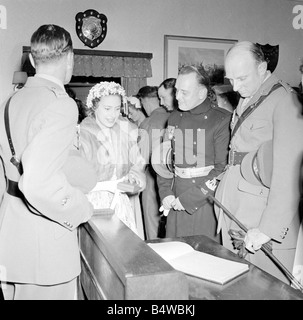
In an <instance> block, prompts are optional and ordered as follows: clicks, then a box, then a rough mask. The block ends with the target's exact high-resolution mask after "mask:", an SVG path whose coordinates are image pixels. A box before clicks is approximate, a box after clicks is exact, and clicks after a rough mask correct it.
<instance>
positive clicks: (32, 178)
mask: <svg viewBox="0 0 303 320" xmlns="http://www.w3.org/2000/svg"><path fill="white" fill-rule="evenodd" d="M4 107H5V104H4V105H3V106H2V107H1V109H0V146H1V148H0V154H1V157H2V158H3V162H4V166H5V173H6V177H7V179H9V180H11V181H15V182H17V183H18V184H19V189H20V190H21V191H22V193H23V194H24V196H25V197H26V199H27V200H28V201H29V203H30V204H31V205H32V206H33V207H34V208H35V209H31V210H30V209H29V208H28V207H27V206H26V205H25V203H24V202H23V200H22V199H21V198H19V197H16V196H13V195H11V194H9V193H8V192H6V193H5V194H4V198H3V201H2V204H1V207H0V265H1V266H2V267H3V268H5V271H6V272H5V276H4V273H1V275H0V277H1V279H0V280H2V281H8V282H12V283H21V284H34V285H55V284H60V283H64V282H68V281H71V280H72V279H74V278H75V277H77V276H78V275H79V273H80V255H79V247H78V239H77V227H78V226H79V225H80V224H81V223H82V222H85V221H87V220H88V219H89V218H90V216H91V215H92V206H91V205H90V203H89V202H88V200H87V198H86V196H85V195H84V194H83V193H82V192H81V191H80V190H78V189H76V188H74V187H72V186H71V185H70V184H69V183H68V181H67V180H66V177H65V175H64V173H63V170H62V168H63V165H64V164H65V162H66V160H67V158H68V154H69V152H70V150H71V149H72V148H73V141H74V140H75V134H76V124H77V119H78V110H77V105H76V103H75V102H74V100H72V99H71V98H69V97H68V95H67V94H66V92H65V91H64V89H63V88H62V87H60V86H59V85H57V84H55V83H53V82H51V81H49V80H46V79H43V78H39V77H30V78H28V80H27V83H26V84H25V87H24V88H23V89H21V90H20V91H19V92H17V93H16V95H14V96H13V98H12V100H11V103H10V109H9V120H10V128H11V135H12V140H13V143H14V147H15V150H16V154H17V156H18V157H19V158H21V161H22V164H23V170H24V173H23V175H22V176H21V178H20V175H19V173H18V171H17V169H16V167H15V166H14V165H13V164H12V163H11V162H10V159H11V151H10V148H9V145H8V140H7V136H6V132H5V126H4Z"/></svg>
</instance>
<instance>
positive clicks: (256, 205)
mask: <svg viewBox="0 0 303 320" xmlns="http://www.w3.org/2000/svg"><path fill="white" fill-rule="evenodd" d="M277 82H278V79H277V78H276V77H275V76H274V75H271V76H270V77H269V78H268V79H267V80H266V81H265V82H264V83H263V84H262V86H261V88H260V89H259V90H258V92H257V93H256V94H255V95H254V96H253V97H252V98H251V99H250V101H249V102H248V103H247V105H246V106H245V107H243V105H242V104H243V100H241V101H240V103H239V105H238V107H237V109H236V110H235V112H234V116H233V121H232V124H231V126H232V128H233V127H234V126H235V124H236V123H237V120H238V118H239V116H240V115H241V114H242V113H243V111H244V110H245V109H246V108H248V107H249V106H250V105H251V104H253V103H255V102H256V101H257V100H258V99H259V97H260V96H261V94H263V93H264V94H266V93H268V92H269V91H270V89H271V88H272V87H273V85H274V84H275V83H277ZM301 108H302V106H301V104H300V103H299V102H298V99H297V97H296V94H295V93H294V92H292V89H291V88H290V87H289V86H288V85H286V84H283V86H282V87H280V88H279V89H277V90H275V91H274V92H272V93H271V94H270V95H269V96H268V97H267V98H266V99H265V100H264V101H263V102H262V103H261V104H260V105H259V107H258V108H257V109H256V110H255V111H254V112H253V113H252V114H251V115H249V117H248V118H247V119H246V120H245V121H244V122H243V123H242V124H241V126H240V127H239V130H238V131H237V132H236V134H235V135H234V137H233V138H232V140H231V143H230V149H231V150H233V151H237V152H250V151H255V150H257V149H258V148H259V147H260V145H261V144H262V143H264V142H265V141H268V140H272V141H273V173H272V179H271V187H270V189H268V188H266V187H265V186H257V185H253V184H251V183H249V182H248V181H246V180H244V179H243V177H242V175H241V170H240V165H239V164H238V165H234V166H228V167H227V170H226V171H225V174H224V176H223V179H222V181H221V182H220V184H219V186H218V188H217V191H216V197H217V199H218V200H219V201H220V202H221V203H222V204H223V205H224V206H225V207H226V208H227V209H228V210H229V211H230V212H231V213H232V214H233V215H235V216H236V218H237V219H238V220H239V221H241V222H242V223H243V224H244V225H245V226H246V227H247V228H248V229H250V228H259V229H260V231H261V232H263V233H264V234H266V235H268V236H269V237H271V238H272V239H273V253H274V254H275V255H276V256H277V257H278V258H280V259H281V262H282V263H283V264H284V265H285V266H286V267H288V268H289V270H291V269H292V264H293V257H294V250H295V247H296V241H297V235H298V230H299V224H300V222H299V215H298V203H299V168H300V163H301V160H302V156H303V144H302V136H303V119H302V116H301V115H300V112H301ZM216 213H217V215H218V216H219V225H218V230H221V229H222V237H223V244H224V246H225V247H227V248H229V249H230V250H233V247H232V242H231V239H230V237H229V235H228V233H227V232H228V230H229V229H239V227H237V226H236V225H235V224H234V223H233V222H231V221H230V219H229V218H228V217H227V216H226V215H224V213H223V212H222V211H221V210H219V209H218V208H216ZM247 259H250V261H251V262H253V263H254V264H255V265H257V266H258V267H260V268H262V269H264V270H265V271H268V272H269V273H271V274H273V275H275V276H276V277H279V278H280V279H281V280H284V281H286V278H285V277H284V275H282V273H281V272H280V271H279V270H278V268H277V267H276V266H275V264H274V263H273V262H272V261H271V260H270V259H269V258H268V257H267V256H265V254H264V253H263V252H261V250H259V251H258V252H257V253H256V254H249V255H248V256H247Z"/></svg>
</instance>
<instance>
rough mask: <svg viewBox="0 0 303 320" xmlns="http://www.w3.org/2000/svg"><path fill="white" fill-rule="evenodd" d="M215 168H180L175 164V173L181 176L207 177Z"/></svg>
mask: <svg viewBox="0 0 303 320" xmlns="http://www.w3.org/2000/svg"><path fill="white" fill-rule="evenodd" d="M213 168H214V166H207V167H200V168H180V167H177V166H175V175H176V176H178V177H180V178H197V177H205V176H207V175H208V174H209V172H210V171H211V170H212V169H213Z"/></svg>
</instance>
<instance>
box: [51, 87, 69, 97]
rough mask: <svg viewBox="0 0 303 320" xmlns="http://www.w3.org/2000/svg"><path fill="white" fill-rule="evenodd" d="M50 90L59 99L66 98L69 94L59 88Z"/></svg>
mask: <svg viewBox="0 0 303 320" xmlns="http://www.w3.org/2000/svg"><path fill="white" fill-rule="evenodd" d="M49 89H50V90H51V91H52V92H53V93H54V94H55V95H56V97H57V98H66V97H68V94H67V93H66V92H65V91H64V90H63V89H61V88H58V87H55V86H53V87H49Z"/></svg>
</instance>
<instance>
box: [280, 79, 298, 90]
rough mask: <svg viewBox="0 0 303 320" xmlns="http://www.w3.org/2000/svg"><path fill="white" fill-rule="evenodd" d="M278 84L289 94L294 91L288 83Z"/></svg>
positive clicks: (281, 82)
mask: <svg viewBox="0 0 303 320" xmlns="http://www.w3.org/2000/svg"><path fill="white" fill-rule="evenodd" d="M279 84H280V85H281V86H282V87H283V88H284V89H285V90H286V91H287V92H289V93H290V92H294V91H295V90H294V89H293V88H292V87H291V86H290V85H289V84H288V83H286V82H284V81H282V80H279Z"/></svg>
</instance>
